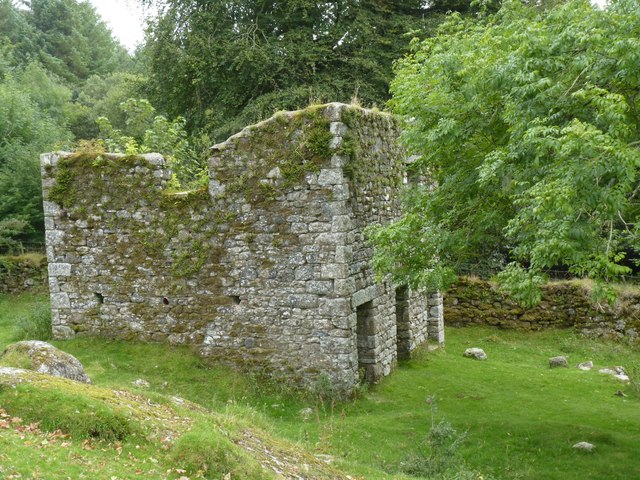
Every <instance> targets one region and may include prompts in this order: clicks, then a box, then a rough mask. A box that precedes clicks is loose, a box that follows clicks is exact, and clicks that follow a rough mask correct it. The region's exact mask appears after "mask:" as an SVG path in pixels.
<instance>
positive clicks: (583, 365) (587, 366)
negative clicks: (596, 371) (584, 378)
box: [578, 360, 593, 372]
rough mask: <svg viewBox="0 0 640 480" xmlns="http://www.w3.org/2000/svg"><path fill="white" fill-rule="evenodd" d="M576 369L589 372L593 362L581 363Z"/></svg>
mask: <svg viewBox="0 0 640 480" xmlns="http://www.w3.org/2000/svg"><path fill="white" fill-rule="evenodd" d="M578 368H579V369H580V370H584V371H585V372H586V371H589V370H591V369H592V368H593V362H592V361H591V360H589V361H588V362H582V363H579V364H578Z"/></svg>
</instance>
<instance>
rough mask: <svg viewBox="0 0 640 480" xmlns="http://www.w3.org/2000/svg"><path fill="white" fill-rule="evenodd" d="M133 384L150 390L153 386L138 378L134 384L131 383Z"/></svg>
mask: <svg viewBox="0 0 640 480" xmlns="http://www.w3.org/2000/svg"><path fill="white" fill-rule="evenodd" d="M131 384H132V385H134V386H136V387H138V388H149V387H150V386H151V384H150V383H149V382H147V381H146V380H144V379H142V378H138V379H137V380H134V381H133V382H131Z"/></svg>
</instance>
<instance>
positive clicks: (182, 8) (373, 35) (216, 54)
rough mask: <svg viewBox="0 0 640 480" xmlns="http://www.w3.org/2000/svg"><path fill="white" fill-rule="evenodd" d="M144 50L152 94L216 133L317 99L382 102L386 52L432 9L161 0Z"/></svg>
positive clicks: (165, 108)
mask: <svg viewBox="0 0 640 480" xmlns="http://www.w3.org/2000/svg"><path fill="white" fill-rule="evenodd" d="M162 3H163V4H164V9H163V11H162V14H161V15H160V16H159V17H158V18H157V19H156V20H155V21H154V22H153V23H152V25H151V28H150V30H149V34H148V38H147V44H146V47H145V49H144V52H143V56H144V57H145V58H146V59H147V62H148V66H149V68H150V74H149V76H150V83H149V92H148V93H149V98H150V99H151V101H152V102H153V103H154V105H156V106H157V107H158V109H159V110H160V111H162V112H165V113H166V114H167V115H168V116H169V117H176V116H178V115H184V116H185V118H186V119H187V123H188V127H189V129H190V131H192V132H193V131H197V130H199V129H205V130H206V131H207V132H209V133H211V135H212V136H213V137H215V138H217V139H220V138H224V137H226V136H227V135H229V134H230V133H233V132H234V131H237V130H238V129H240V128H242V127H243V126H244V125H246V124H248V123H251V122H253V121H256V120H258V119H260V118H264V117H265V116H268V115H271V114H272V113H273V112H274V111H275V110H278V109H292V108H298V107H303V106H306V105H308V104H309V103H310V102H314V101H346V102H348V101H350V100H351V99H352V98H354V97H357V98H358V99H359V100H361V101H362V102H364V103H366V104H378V105H382V104H383V103H384V102H385V101H386V100H387V99H388V85H389V81H390V80H391V77H392V73H391V65H392V62H393V61H394V60H395V59H397V58H398V57H400V56H401V55H402V54H403V53H404V52H405V51H406V49H407V46H408V42H409V40H410V38H411V36H413V35H418V34H424V32H426V31H428V30H429V29H430V26H431V25H432V24H435V23H436V22H437V21H438V20H439V17H437V18H436V17H433V18H432V17H431V16H429V15H428V11H427V9H426V7H425V6H424V4H423V2H422V1H420V0H403V1H397V0H376V1H372V2H360V1H357V0H342V1H330V2H312V1H310V0H286V1H282V2H267V1H264V0H232V1H229V2H209V1H202V0H200V1H196V0H167V1H166V2H162Z"/></svg>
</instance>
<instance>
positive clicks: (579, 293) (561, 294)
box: [444, 278, 640, 341]
mask: <svg viewBox="0 0 640 480" xmlns="http://www.w3.org/2000/svg"><path fill="white" fill-rule="evenodd" d="M542 292H543V295H542V301H541V302H540V304H539V305H538V306H536V307H533V308H523V307H521V306H519V305H518V304H516V303H515V302H513V301H512V300H510V299H509V298H508V297H507V296H506V295H504V294H503V293H501V292H500V291H498V289H497V288H496V286H495V285H493V284H492V283H490V282H487V281H484V280H479V279H475V278H473V279H469V278H461V279H460V281H459V282H458V283H457V284H456V285H454V286H453V287H452V288H451V289H450V290H449V291H448V292H447V293H446V294H445V302H444V304H445V309H446V315H447V323H448V325H450V326H457V327H460V326H467V325H490V326H496V327H500V328H511V329H518V330H526V331H535V330H542V329H545V328H573V329H575V330H576V331H577V332H579V333H582V334H585V335H588V336H602V337H607V338H616V339H622V338H626V339H629V340H632V341H637V339H638V333H640V295H639V294H637V293H624V294H622V295H620V298H619V299H618V302H617V304H616V305H614V306H609V305H608V304H606V303H601V304H598V303H595V302H594V301H593V300H592V299H591V298H590V294H589V292H588V291H587V290H586V289H585V288H584V287H583V286H582V285H580V284H576V283H572V282H571V281H566V282H557V283H552V284H549V285H547V286H545V287H543V290H542Z"/></svg>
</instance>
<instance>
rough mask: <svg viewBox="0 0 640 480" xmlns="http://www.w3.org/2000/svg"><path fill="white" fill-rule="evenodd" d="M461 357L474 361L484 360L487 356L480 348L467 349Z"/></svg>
mask: <svg viewBox="0 0 640 480" xmlns="http://www.w3.org/2000/svg"><path fill="white" fill-rule="evenodd" d="M463 355H464V356H465V357H469V358H475V359H476V360H486V359H487V354H486V353H484V350H482V349H481V348H467V349H466V350H465V351H464V353H463Z"/></svg>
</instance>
